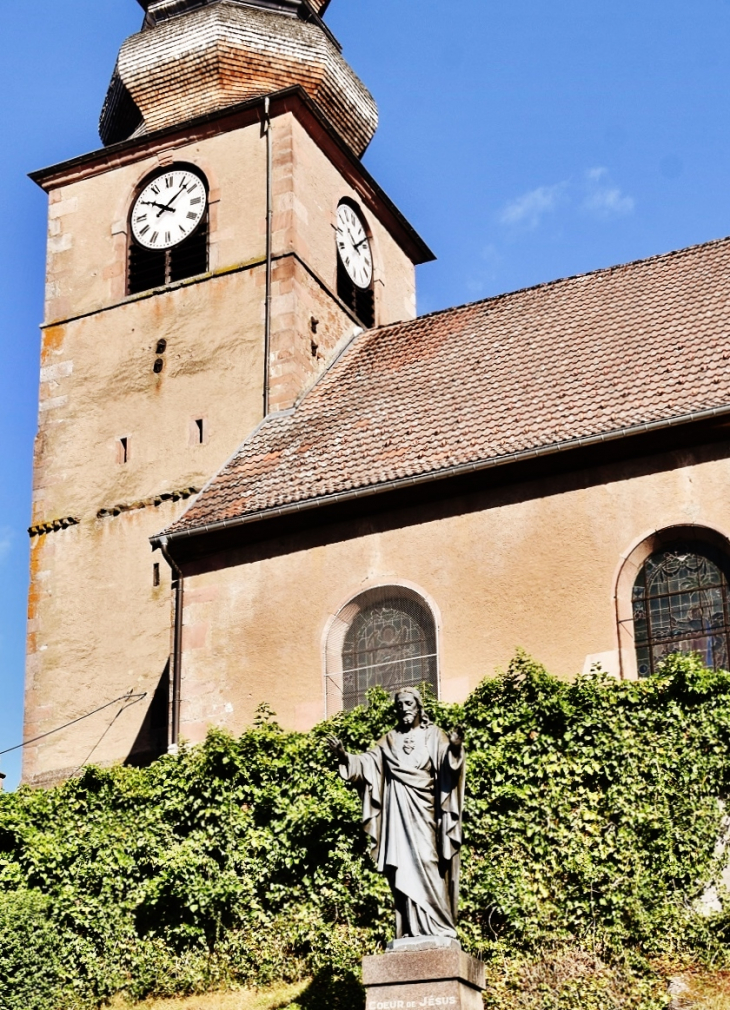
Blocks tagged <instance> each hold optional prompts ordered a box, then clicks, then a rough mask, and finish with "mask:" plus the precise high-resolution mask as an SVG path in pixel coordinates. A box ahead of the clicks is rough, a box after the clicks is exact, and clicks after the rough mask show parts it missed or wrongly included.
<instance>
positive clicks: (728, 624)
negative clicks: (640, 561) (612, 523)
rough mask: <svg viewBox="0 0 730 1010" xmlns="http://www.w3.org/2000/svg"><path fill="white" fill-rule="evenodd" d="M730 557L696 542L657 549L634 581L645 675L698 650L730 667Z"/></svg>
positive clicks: (718, 664) (640, 660)
mask: <svg viewBox="0 0 730 1010" xmlns="http://www.w3.org/2000/svg"><path fill="white" fill-rule="evenodd" d="M729 570H730V568H729V566H728V559H727V558H726V557H725V555H724V554H723V553H722V551H720V550H718V549H717V548H716V547H714V546H711V545H709V544H701V543H698V542H696V541H694V542H686V543H683V542H677V543H674V544H668V545H667V546H666V547H664V548H663V549H661V550H658V551H655V553H653V554H652V555H650V557H648V558H647V560H646V561H645V562H644V565H643V567H642V569H641V571H640V572H639V575H638V577H637V579H636V582H635V583H634V591H633V616H634V640H635V643H636V658H637V663H638V669H639V676H640V677H648V676H650V675H651V674H653V673H654V672H655V670H656V668H657V666H658V665H659V663H660V662H661V661H662V660H663V659H664V658H665V657H666V656H668V655H670V654H671V653H673V652H698V653H700V655H701V656H702V659H703V660H704V662H705V663H706V664H707V666H709V667H713V668H714V669H723V670H727V669H728V668H729V667H730V610H729V609H728V574H727V573H728V571H729Z"/></svg>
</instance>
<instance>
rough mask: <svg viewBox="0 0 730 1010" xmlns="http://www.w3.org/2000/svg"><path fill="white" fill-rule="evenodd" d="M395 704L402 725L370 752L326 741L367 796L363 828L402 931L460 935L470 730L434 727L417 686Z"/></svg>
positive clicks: (398, 930) (400, 694) (334, 740)
mask: <svg viewBox="0 0 730 1010" xmlns="http://www.w3.org/2000/svg"><path fill="white" fill-rule="evenodd" d="M395 710H396V715H397V717H398V725H397V727H396V728H395V729H393V730H391V731H390V733H388V734H386V736H384V737H383V739H382V740H380V741H379V742H378V743H377V744H376V745H375V746H374V747H373V748H372V750H369V751H368V752H367V754H348V753H347V751H346V750H345V748H344V746H343V745H342V741H340V740H338V739H337V738H336V737H333V736H331V737H328V741H327V742H328V743H329V746H330V748H331V749H332V752H333V754H334V755H335V756H336V757H337V759H338V762H339V770H340V775H341V776H342V778H343V779H345V781H346V782H351V783H353V785H355V786H357V788H358V791H359V792H360V794H361V796H362V798H363V814H362V818H363V826H364V828H365V831H366V833H367V834H368V835H369V836H370V842H371V846H372V850H373V856H374V858H375V861H376V864H377V867H378V870H379V871H380V873H383V874H384V875H385V876H386V877H387V879H388V882H389V884H390V887H391V890H392V892H393V897H394V898H395V920H396V937H397V938H401V937H406V936H445V937H454V938H455V937H456V916H457V909H458V904H459V850H460V848H461V821H462V812H463V809H464V734H463V731H462V729H461V728H457V729H455V730H453V732H452V733H451V735H450V736H447V735H446V733H444V732H443V730H441V729H439V728H438V727H437V726H434V725H433V723H432V722H431V721H430V719H429V718H428V716H427V715H426V713H425V711H424V708H423V701H422V699H421V695H420V692H419V691H417V690H415V689H414V688H405V689H404V690H402V691H399V692H398V693H397V694H396V696H395Z"/></svg>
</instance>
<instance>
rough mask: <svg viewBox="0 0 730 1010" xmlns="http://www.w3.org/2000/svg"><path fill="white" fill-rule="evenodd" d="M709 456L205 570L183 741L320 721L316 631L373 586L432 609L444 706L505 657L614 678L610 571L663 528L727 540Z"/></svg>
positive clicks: (191, 634)
mask: <svg viewBox="0 0 730 1010" xmlns="http://www.w3.org/2000/svg"><path fill="white" fill-rule="evenodd" d="M723 453H724V454H726V453H727V446H725V447H724V448H723V452H722V453H718V451H716V450H712V451H709V452H704V453H699V452H698V453H697V454H694V455H691V454H688V453H677V454H670V455H669V456H667V457H663V458H660V459H658V460H649V461H639V462H636V463H627V464H622V465H619V464H616V465H614V466H611V467H606V468H605V469H601V470H598V471H594V472H589V473H581V474H577V475H573V476H568V477H560V478H557V477H556V478H554V479H552V480H547V481H545V480H544V481H540V482H536V483H534V484H525V485H521V486H517V487H513V488H504V489H501V490H498V491H494V492H493V493H489V492H481V493H479V494H475V495H472V496H468V497H465V498H463V499H461V500H459V501H452V502H448V503H444V504H442V505H440V506H438V507H437V506H428V507H424V509H422V510H420V511H404V512H402V513H399V514H394V515H391V516H388V517H385V518H379V519H376V518H373V520H371V521H363V522H361V523H359V524H357V525H355V526H347V525H343V526H342V527H333V528H332V529H330V530H329V531H328V532H327V534H326V535H322V537H321V539H320V542H318V543H316V544H315V540H316V539H317V538H312V537H311V535H304V534H301V535H300V536H299V538H298V539H297V538H294V539H292V540H289V541H286V540H282V541H281V542H280V543H275V544H262V545H260V546H259V547H255V546H253V547H250V548H248V549H246V551H242V553H241V554H240V555H239V557H238V558H236V557H235V556H229V557H228V558H227V559H218V562H217V564H218V565H219V566H220V567H218V568H217V569H215V568H213V569H211V570H206V571H200V572H199V574H193V575H191V576H190V577H188V578H187V579H186V587H187V588H186V606H185V651H184V660H183V689H182V734H183V736H184V737H186V738H188V739H190V740H199V739H201V737H202V736H203V735H204V732H205V728H206V726H207V725H209V724H211V723H212V724H216V725H221V726H225V727H227V728H229V729H230V730H232V731H233V732H238V731H240V730H241V729H242V728H243V727H244V726H245V725H247V724H248V723H250V722H251V719H252V717H253V714H254V711H255V708H256V706H257V705H258V704H259V703H261V702H268V703H269V704H271V705H272V706H273V708H274V709H275V711H276V712H277V713H278V716H279V718H280V721H281V722H282V723H283V724H284V725H285V726H291V727H296V728H299V729H306V728H307V727H309V726H311V725H312V724H313V723H315V722H316V721H317V720H318V719H321V718H322V717H323V715H324V709H325V703H324V696H325V692H324V671H323V654H324V644H325V643H324V637H325V630H326V628H327V625H328V622H329V621H331V618H332V616H333V615H334V614H336V613H337V612H338V610H339V609H340V608H341V607H343V606H344V605H345V604H346V603H347V602H348V601H349V600H350V599H352V598H353V597H354V596H356V595H357V594H358V593H360V592H362V591H363V590H365V589H367V588H369V587H371V586H376V585H382V584H405V585H407V586H409V587H411V588H419V589H420V590H421V591H422V592H423V594H424V595H425V596H426V598H427V599H428V600H429V601H430V602H432V604H433V605H434V609H435V612H436V615H437V620H438V621H439V633H440V634H439V638H440V674H441V696H442V697H443V698H444V699H446V700H450V701H456V700H463V699H464V698H465V697H466V695H467V694H468V692H469V691H470V690H471V689H473V688H474V687H475V686H476V685H477V684H478V683H479V681H480V680H481V679H482V678H483V677H485V676H488V675H492V674H493V673H494V672H495V670H496V669H497V668H498V667H505V666H506V664H507V663H508V662H509V659H510V657H511V656H512V655H513V654H514V651H515V649H516V648H517V647H518V646H522V647H523V648H525V649H527V650H528V651H529V652H530V653H532V654H533V655H534V656H536V657H537V658H538V659H539V660H541V661H542V662H544V663H545V664H546V665H547V667H548V669H550V670H551V671H552V672H553V673H555V674H557V675H559V676H561V677H566V678H567V677H572V676H575V675H576V674H578V673H580V672H581V671H583V670H588V669H590V666H591V664H592V663H593V662H594V661H600V662H601V664H602V665H603V667H604V669H606V670H608V671H609V672H611V673H613V674H615V675H619V673H620V666H619V655H618V633H617V620H616V601H615V598H614V594H615V591H616V585H617V580H618V577H619V572H620V569H621V565H622V564H623V560H624V558H625V557H626V556H627V555H628V553H630V552H631V549H632V548H633V547H634V546H635V544H636V543H637V542H640V541H641V540H642V539H644V538H645V537H647V536H649V535H650V534H651V533H652V531H654V530H656V529H660V528H663V527H668V526H674V525H686V524H695V525H699V526H707V527H710V528H713V529H715V530H718V531H719V532H721V533H727V532H730V508H729V507H728V505H727V501H726V496H725V489H726V487H727V482H728V479H729V478H730V463H729V462H728V460H727V459H725V458H722V456H723ZM249 535H250V536H251V535H255V534H254V533H253V529H252V531H251V533H249ZM322 540H324V542H321V541H322ZM310 544H314V545H312V546H309V545H310ZM246 558H250V559H251V560H249V561H248V562H247V563H243V562H245V561H246ZM236 560H237V561H239V562H240V563H238V564H233V562H234V561H236ZM224 565H228V567H223V566H224ZM627 673H628V674H629V675H630V674H631V671H630V670H629V671H627Z"/></svg>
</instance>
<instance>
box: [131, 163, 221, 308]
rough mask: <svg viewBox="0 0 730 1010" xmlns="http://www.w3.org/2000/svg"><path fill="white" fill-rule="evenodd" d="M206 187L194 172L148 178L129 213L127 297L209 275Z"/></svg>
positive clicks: (173, 169) (181, 168)
mask: <svg viewBox="0 0 730 1010" xmlns="http://www.w3.org/2000/svg"><path fill="white" fill-rule="evenodd" d="M208 223H209V213H208V183H207V181H206V179H205V177H204V176H203V175H202V173H201V172H200V171H199V170H198V169H197V168H195V167H194V166H188V165H171V166H169V167H168V168H165V169H160V170H159V171H157V172H155V173H153V174H152V175H150V176H148V177H147V178H146V179H145V180H144V182H143V183H142V185H141V187H140V190H139V192H138V193H137V196H136V197H135V199H134V201H133V203H132V208H131V211H130V229H129V231H130V241H129V256H128V264H127V292H128V294H130V295H133V294H138V293H139V292H141V291H149V290H150V289H151V288H156V287H162V286H163V285H165V284H170V283H172V282H173V281H180V280H184V279H185V278H186V277H195V276H197V275H198V274H204V273H206V272H207V270H208Z"/></svg>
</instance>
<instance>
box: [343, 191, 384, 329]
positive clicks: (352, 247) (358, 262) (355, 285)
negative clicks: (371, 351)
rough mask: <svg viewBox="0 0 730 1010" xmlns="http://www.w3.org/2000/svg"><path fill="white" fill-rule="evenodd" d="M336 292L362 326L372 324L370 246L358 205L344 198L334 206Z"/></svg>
mask: <svg viewBox="0 0 730 1010" xmlns="http://www.w3.org/2000/svg"><path fill="white" fill-rule="evenodd" d="M335 239H336V242H337V295H338V297H339V298H341V299H342V301H343V302H344V303H345V305H347V307H348V308H349V309H350V310H351V311H352V312H353V313H354V314H355V315H356V316H357V318H358V319H359V320H360V322H361V323H362V325H363V326H364V327H365V329H368V330H369V329H370V328H371V327H373V326H374V325H375V273H374V267H373V250H372V243H371V240H370V235H369V233H368V228H367V225H366V224H365V220H364V218H363V216H362V214H361V213H360V210H359V208H358V207H357V205H356V204H355V203H353V202H352V201H350V200H343V201H342V202H341V203H340V205H339V207H338V208H337V228H336V232H335Z"/></svg>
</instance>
